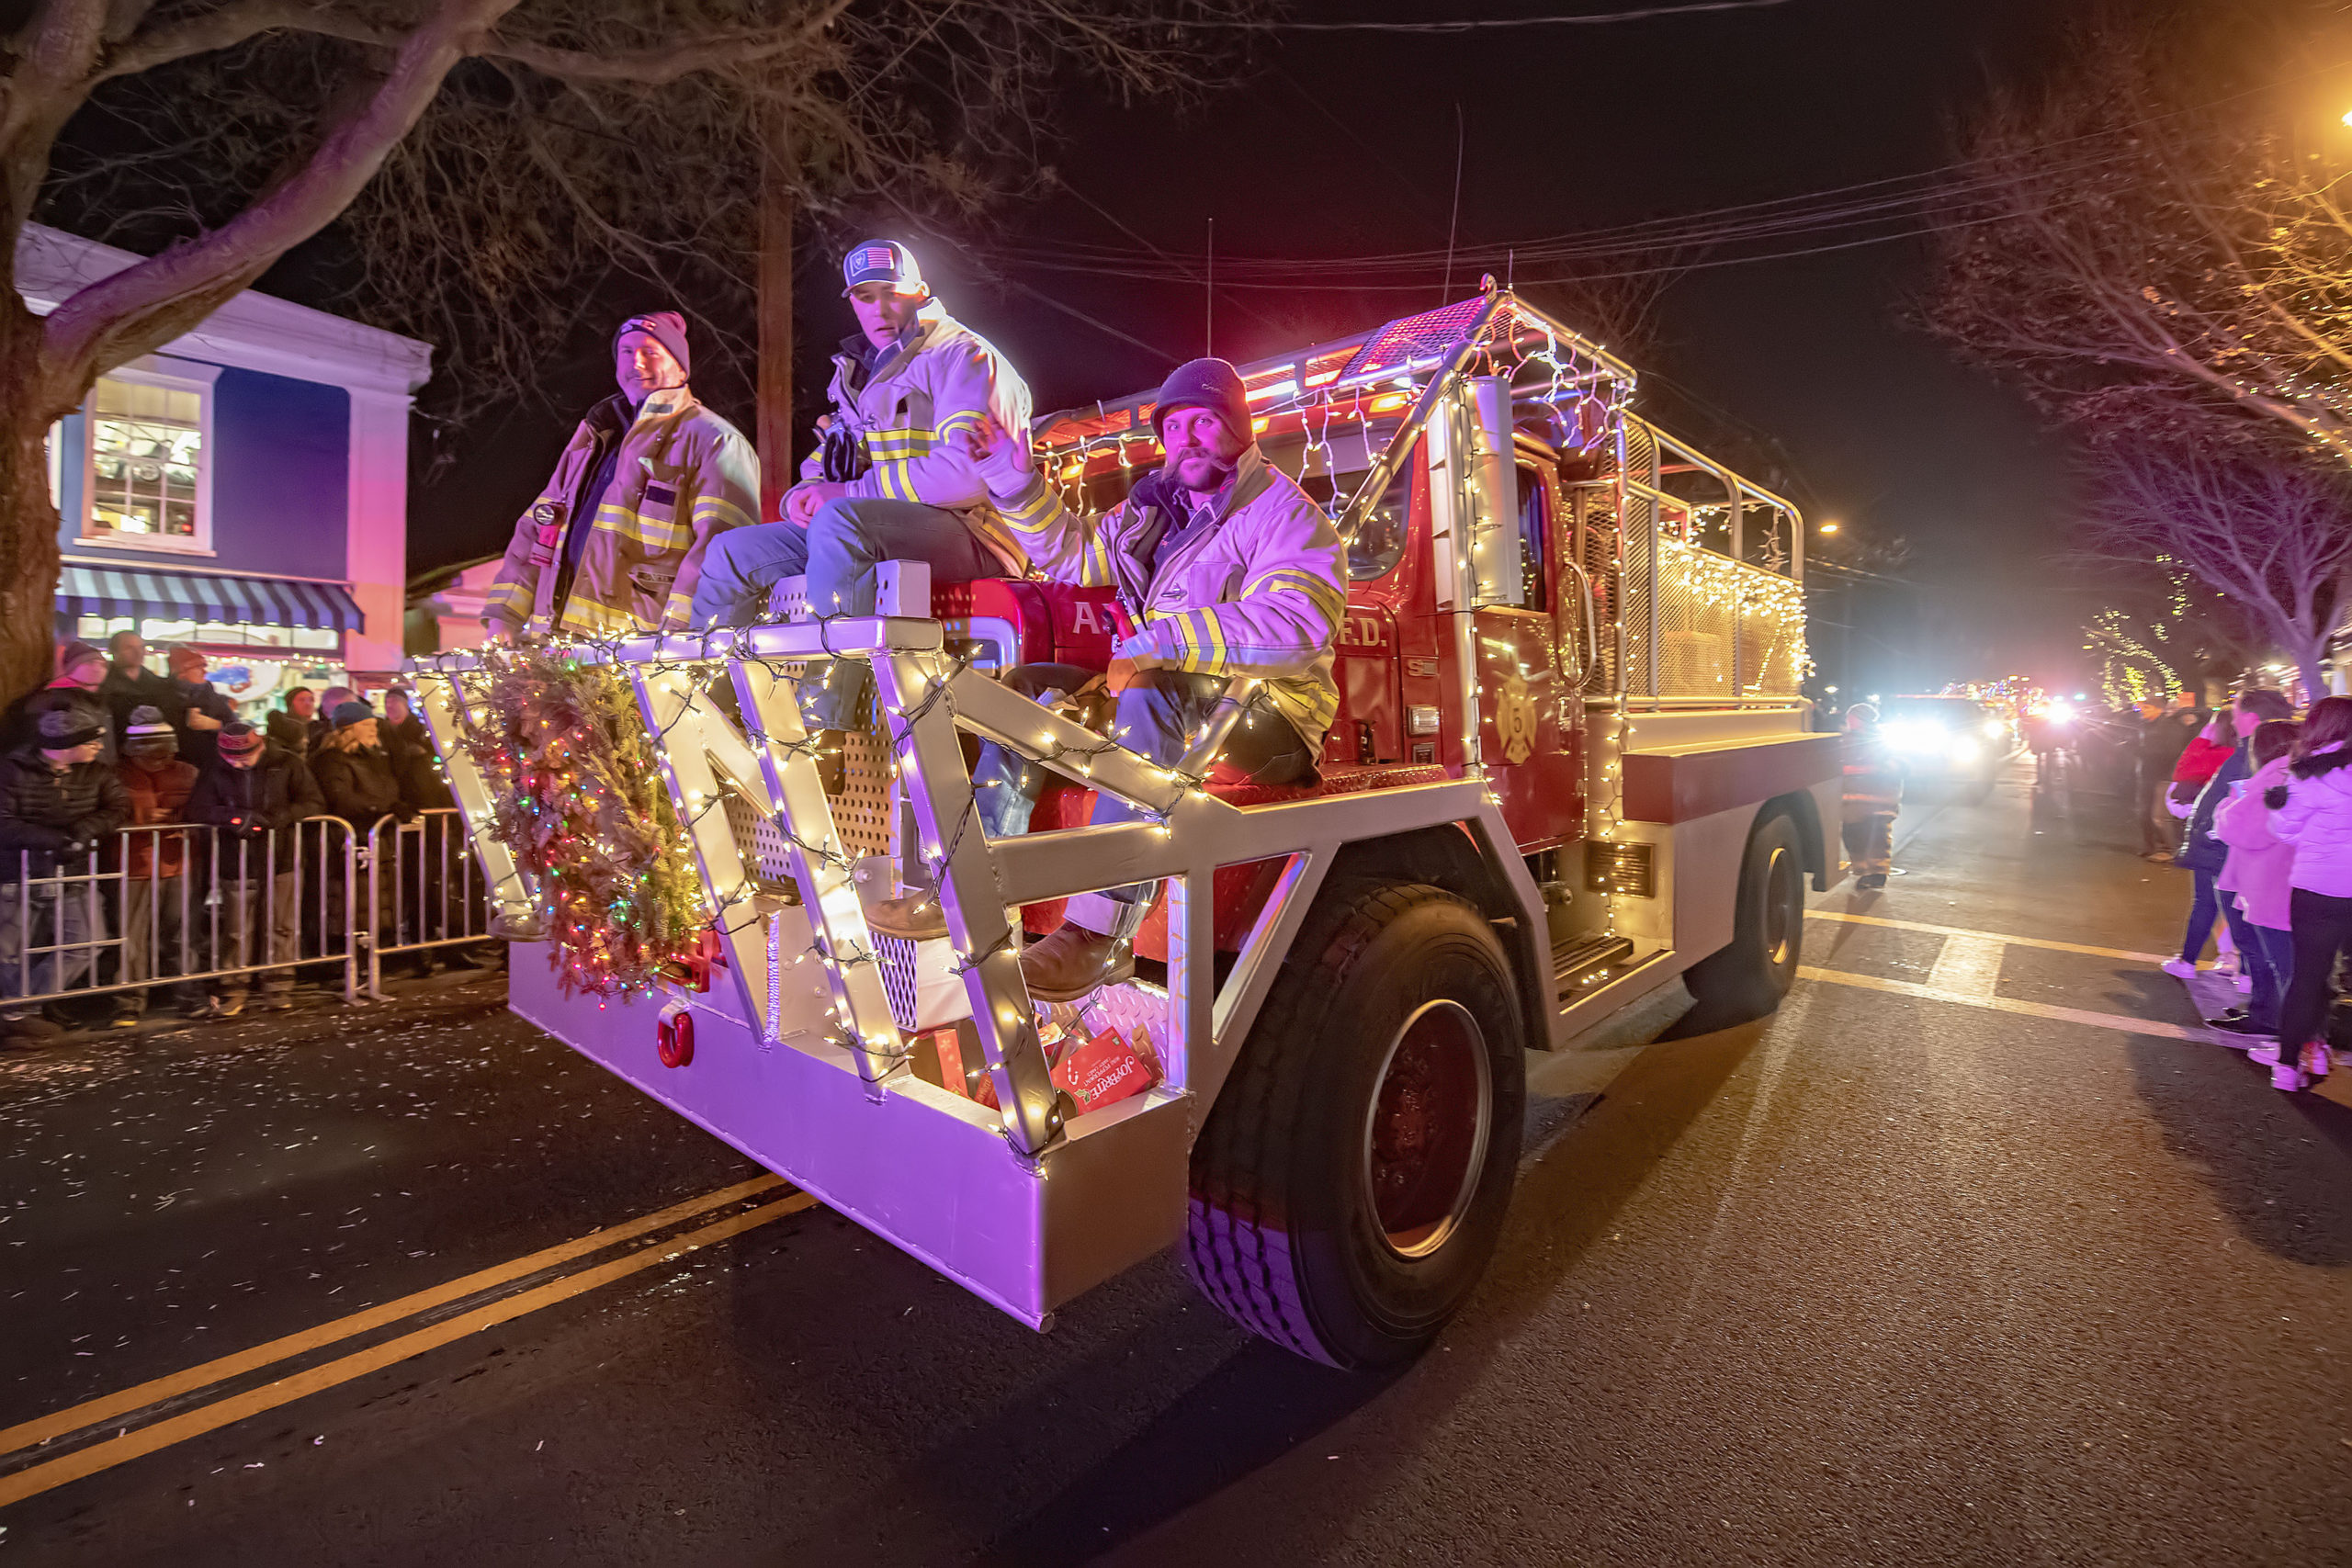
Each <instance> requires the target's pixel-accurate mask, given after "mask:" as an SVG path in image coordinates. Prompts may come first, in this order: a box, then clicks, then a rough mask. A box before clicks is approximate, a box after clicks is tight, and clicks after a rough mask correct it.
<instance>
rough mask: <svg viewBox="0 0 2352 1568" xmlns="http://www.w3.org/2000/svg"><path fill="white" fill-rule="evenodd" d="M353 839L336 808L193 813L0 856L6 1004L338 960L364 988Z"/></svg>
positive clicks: (1, 971) (1, 979)
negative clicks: (256, 817)
mask: <svg viewBox="0 0 2352 1568" xmlns="http://www.w3.org/2000/svg"><path fill="white" fill-rule="evenodd" d="M357 848H358V846H357V841H356V836H355V835H354V833H353V831H352V828H351V824H350V823H348V822H345V820H344V819H343V818H339V817H311V818H304V819H303V820H301V821H300V822H297V823H294V824H292V825H291V826H289V827H288V828H284V829H277V830H275V831H268V832H261V833H244V832H240V831H238V830H236V829H231V828H223V827H214V826H210V825H206V824H200V823H185V824H173V825H159V826H153V827H141V828H125V829H119V830H118V831H117V832H115V833H113V834H111V835H109V836H108V839H107V841H106V842H105V843H103V844H100V845H98V846H96V847H95V848H92V849H87V850H85V851H83V852H80V853H78V854H62V853H52V852H44V851H35V850H21V851H17V852H14V853H11V854H7V855H5V856H0V1015H5V1014H21V1013H25V1012H28V1011H31V1010H34V1009H37V1008H40V1007H43V1006H45V1005H47V1004H50V1003H52V1002H60V1001H64V1000H67V999H69V998H75V997H87V996H107V995H113V996H126V997H135V998H137V999H138V1001H139V1003H140V1004H141V1006H142V1007H143V1005H144V1004H145V1002H146V1001H147V1000H148V999H149V998H148V995H147V994H148V993H149V992H150V991H153V990H156V989H164V990H179V991H181V993H182V997H181V999H182V1001H183V1003H186V1002H187V1001H189V1000H191V999H192V995H191V993H190V992H189V990H188V987H194V986H196V985H198V984H202V985H204V986H206V987H207V988H208V989H209V990H210V991H211V992H212V993H213V994H215V995H233V996H238V997H242V996H243V994H244V993H245V992H246V991H248V990H250V989H251V988H252V987H253V985H254V982H255V981H256V979H257V980H258V982H259V984H260V986H261V988H262V990H263V991H264V993H265V994H266V995H277V994H282V993H284V992H287V991H290V990H291V989H292V987H293V985H294V982H295V979H296V972H297V971H298V970H300V969H305V968H311V967H313V966H322V965H327V964H333V965H334V966H335V967H336V968H339V969H340V970H341V971H342V977H343V995H344V999H345V1000H346V1001H350V1000H355V999H356V998H357V997H358V994H359V957H360V953H361V947H360V943H359V942H358V941H357V940H356V928H355V921H354V918H353V917H354V907H353V906H354V900H353V899H352V898H351V897H350V896H349V895H350V890H351V889H352V888H353V887H354V886H356V876H357V873H358V869H359V866H358V856H357Z"/></svg>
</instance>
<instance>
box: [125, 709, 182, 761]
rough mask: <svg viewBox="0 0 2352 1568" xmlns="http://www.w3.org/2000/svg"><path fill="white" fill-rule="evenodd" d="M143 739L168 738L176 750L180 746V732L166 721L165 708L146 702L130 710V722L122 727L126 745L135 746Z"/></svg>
mask: <svg viewBox="0 0 2352 1568" xmlns="http://www.w3.org/2000/svg"><path fill="white" fill-rule="evenodd" d="M141 740H168V741H170V742H171V743H172V745H173V747H174V749H175V750H176V749H177V748H178V746H179V735H178V733H177V732H176V731H175V730H174V729H173V728H172V727H171V726H170V725H168V724H165V723H164V710H163V709H161V708H158V707H150V706H148V705H146V704H144V703H142V704H141V705H139V706H137V707H135V708H132V709H131V710H130V723H129V724H127V725H125V726H123V729H122V743H123V744H124V745H126V746H135V745H137V744H138V743H139V742H140V741H141Z"/></svg>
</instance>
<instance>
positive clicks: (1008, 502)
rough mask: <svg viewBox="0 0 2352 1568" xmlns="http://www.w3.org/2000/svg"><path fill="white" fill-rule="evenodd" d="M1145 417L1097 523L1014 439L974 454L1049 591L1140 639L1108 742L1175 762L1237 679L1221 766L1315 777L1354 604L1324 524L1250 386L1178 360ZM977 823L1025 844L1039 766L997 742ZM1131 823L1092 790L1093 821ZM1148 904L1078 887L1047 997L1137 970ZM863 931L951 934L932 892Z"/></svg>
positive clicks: (1299, 780)
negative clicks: (1153, 429)
mask: <svg viewBox="0 0 2352 1568" xmlns="http://www.w3.org/2000/svg"><path fill="white" fill-rule="evenodd" d="M1153 418H1154V420H1155V421H1156V423H1157V430H1158V434H1159V439H1160V442H1161V445H1162V446H1164V447H1165V448H1166V451H1167V458H1166V461H1165V462H1164V463H1163V464H1162V466H1161V467H1160V468H1159V471H1158V472H1156V473H1153V474H1150V475H1148V476H1147V477H1145V478H1144V479H1142V480H1140V481H1138V482H1137V484H1136V487H1135V490H1134V491H1132V492H1131V493H1130V494H1129V495H1128V497H1127V499H1126V500H1125V502H1122V503H1121V504H1120V505H1119V506H1118V507H1117V508H1116V509H1115V510H1114V511H1112V512H1111V513H1108V514H1107V515H1104V516H1102V517H1086V516H1080V515H1079V514H1078V513H1073V512H1070V511H1069V510H1068V509H1067V508H1065V507H1064V506H1063V504H1062V502H1061V500H1060V498H1059V496H1058V495H1057V493H1056V491H1054V489H1053V487H1052V486H1050V485H1049V484H1047V483H1046V480H1045V479H1044V478H1043V477H1042V476H1039V475H1035V474H1033V473H1031V472H1030V471H1029V464H1028V461H1027V458H1028V453H1027V451H1026V447H1027V445H1028V439H1027V436H1026V434H1021V435H1018V436H1015V435H1011V434H1007V433H1006V432H1005V431H1004V430H1002V429H1001V427H999V426H997V425H996V424H995V423H993V422H990V423H986V424H984V425H982V426H981V427H980V428H979V429H978V431H976V432H975V433H974V434H973V435H972V436H971V437H970V438H969V441H970V449H971V451H972V453H973V457H974V460H975V462H976V463H977V464H978V468H979V469H980V472H981V473H982V474H983V475H984V476H985V477H986V479H987V480H988V483H989V489H990V491H992V492H993V493H994V494H995V496H996V498H997V502H998V504H999V505H1000V506H1001V508H1002V509H1003V512H1004V515H1005V517H1006V519H1007V520H1008V521H1009V522H1010V523H1011V524H1012V526H1013V528H1014V529H1015V530H1016V531H1018V532H1019V534H1020V536H1021V539H1022V543H1023V548H1024V549H1025V550H1026V551H1027V553H1028V556H1029V558H1030V559H1031V560H1032V561H1034V562H1035V563H1036V565H1037V566H1038V567H1039V568H1040V569H1042V570H1044V571H1045V572H1046V575H1047V576H1049V577H1051V578H1053V579H1054V580H1055V581H1060V582H1074V583H1079V584H1081V585H1085V586H1090V587H1113V588H1116V589H1117V590H1118V593H1119V604H1120V607H1121V609H1122V610H1123V611H1124V612H1125V616H1126V619H1127V622H1128V624H1129V625H1130V626H1133V627H1134V628H1135V629H1134V631H1133V632H1132V634H1131V635H1129V636H1127V637H1124V638H1123V639H1122V640H1121V641H1120V642H1119V644H1118V645H1117V648H1116V649H1115V650H1114V658H1113V660H1112V663H1111V668H1110V671H1109V672H1108V674H1107V676H1105V677H1104V683H1105V684H1106V685H1107V687H1108V688H1109V690H1110V692H1111V694H1113V696H1114V698H1115V700H1116V703H1117V710H1116V713H1115V715H1114V717H1113V719H1112V723H1111V736H1112V738H1113V739H1116V740H1117V741H1119V742H1120V744H1122V745H1124V746H1126V747H1128V748H1129V749H1131V750H1135V751H1137V752H1139V753H1141V754H1142V755H1143V756H1145V757H1148V758H1149V759H1150V760H1151V761H1154V762H1157V763H1159V765H1160V766H1162V767H1166V766H1168V765H1169V764H1170V763H1172V762H1175V761H1180V760H1181V759H1182V757H1183V755H1184V753H1185V750H1187V748H1188V747H1189V746H1190V744H1191V739H1192V737H1193V734H1195V733H1197V732H1198V731H1199V730H1200V729H1201V728H1202V727H1203V726H1204V724H1205V723H1206V722H1207V720H1208V718H1209V716H1210V714H1211V713H1212V711H1213V710H1214V708H1215V706H1216V702H1217V699H1218V698H1219V697H1220V696H1222V695H1223V694H1224V693H1225V690H1226V687H1227V682H1230V681H1231V680H1232V679H1233V678H1234V677H1236V676H1243V675H1247V676H1256V677H1260V678H1261V679H1262V680H1263V681H1264V682H1265V686H1264V688H1263V692H1262V694H1261V698H1260V699H1259V700H1258V701H1256V702H1253V703H1252V705H1251V706H1250V712H1249V713H1248V715H1247V716H1245V717H1244V718H1243V719H1242V721H1241V722H1240V724H1238V726H1236V727H1235V728H1234V730H1233V733H1232V736H1231V738H1230V739H1227V741H1226V743H1225V749H1224V750H1223V751H1222V752H1221V753H1220V754H1219V756H1218V758H1217V761H1218V762H1219V764H1220V765H1221V766H1222V767H1223V768H1224V769H1225V770H1226V771H1227V773H1238V774H1241V775H1244V776H1246V777H1247V778H1248V780H1249V781H1250V783H1251V784H1312V783H1313V782H1315V778H1316V773H1315V757H1316V753H1317V751H1318V750H1321V748H1322V745H1323V738H1324V735H1325V733H1326V732H1327V731H1328V730H1329V728H1330V727H1331V719H1332V716H1334V715H1335V714H1336V713H1337V712H1338V711H1339V705H1340V694H1339V687H1338V684H1337V683H1336V682H1334V680H1333V679H1332V657H1333V649H1334V644H1335V641H1336V638H1337V637H1338V634H1339V627H1340V617H1341V615H1344V614H1345V607H1346V604H1347V593H1348V591H1347V577H1346V568H1345V565H1344V560H1343V557H1342V554H1341V550H1340V536H1339V534H1338V532H1337V531H1336V530H1335V529H1334V528H1333V527H1332V526H1331V520H1330V519H1329V517H1327V516H1325V515H1324V513H1323V511H1322V509H1321V508H1320V507H1318V506H1317V505H1316V504H1315V502H1314V501H1313V499H1312V498H1311V497H1309V496H1308V495H1307V493H1306V491H1303V490H1301V489H1300V488H1299V487H1298V483H1297V481H1296V480H1295V479H1291V478H1290V477H1289V476H1288V475H1286V474H1284V473H1282V472H1281V471H1280V470H1278V469H1276V468H1272V466H1271V465H1269V464H1268V463H1267V462H1266V460H1265V457H1264V456H1263V454H1261V452H1260V451H1259V450H1258V446H1257V444H1256V442H1255V440H1254V439H1253V438H1252V436H1251V434H1250V408H1249V402H1248V400H1247V399H1246V397H1245V396H1244V394H1243V390H1242V384H1241V375H1240V372H1239V371H1238V370H1236V369H1235V368H1234V367H1232V366H1231V365H1228V364H1227V363H1226V362H1225V361H1224V360H1222V359H1196V360H1193V362H1192V363H1191V364H1189V365H1185V366H1182V367H1179V368H1178V369H1177V370H1176V371H1175V373H1174V374H1172V375H1171V376H1170V377H1169V378H1168V380H1167V382H1166V384H1165V385H1163V386H1162V387H1161V388H1160V389H1159V400H1158V406H1157V407H1156V409H1155V411H1154V413H1153ZM1092 679H1093V674H1092V672H1091V671H1087V670H1083V669H1080V668H1077V667H1075V666H1071V665H1058V664H1043V665H1038V664H1030V665H1022V666H1018V667H1016V668H1015V669H1013V670H1012V671H1008V672H1007V674H1006V676H1005V683H1006V684H1007V685H1009V686H1011V687H1012V688H1013V689H1014V690H1015V691H1018V692H1022V693H1023V694H1026V695H1030V696H1033V697H1034V696H1037V695H1040V694H1043V693H1045V692H1047V691H1049V690H1059V691H1065V692H1070V693H1073V694H1077V693H1080V692H1081V691H1082V690H1083V688H1084V687H1085V686H1086V684H1087V683H1088V682H1090V681H1091V680H1092ZM972 782H973V786H974V789H975V791H976V792H977V795H978V803H979V807H980V818H981V821H982V823H983V824H984V825H985V826H986V828H987V829H988V831H989V833H990V834H991V835H992V836H996V837H1004V836H1007V835H1010V834H1013V833H1019V832H1023V831H1025V830H1026V829H1027V828H1028V825H1029V816H1030V811H1031V808H1032V807H1034V806H1035V802H1036V798H1037V794H1038V791H1039V789H1040V788H1041V787H1042V785H1043V784H1044V782H1045V770H1044V769H1042V768H1040V767H1038V766H1037V765H1035V763H1031V762H1028V761H1024V760H1023V759H1022V758H1020V757H1017V756H1015V755H1014V754H1013V753H1012V752H1011V751H1008V750H1005V749H1004V748H1002V747H1001V746H998V745H997V744H995V743H994V742H993V741H990V742H988V743H985V744H983V745H982V746H981V748H980V760H979V762H978V765H977V766H976V767H975V768H974V769H973V771H972ZM1138 815H1139V813H1138V812H1137V811H1136V808H1135V807H1131V806H1128V805H1127V804H1126V803H1125V802H1124V801H1122V800H1119V799H1118V798H1116V797H1115V796H1114V795H1110V794H1108V793H1105V792H1097V793H1096V795H1095V797H1094V812H1093V816H1092V817H1091V818H1090V820H1091V821H1092V822H1094V823H1098V824H1100V823H1105V822H1127V821H1133V820H1135V819H1136V817H1137V816H1138ZM1154 892H1155V886H1154V885H1152V884H1148V883H1144V884H1136V885H1135V886H1126V887H1114V888H1112V889H1110V890H1109V891H1107V892H1104V893H1089V894H1083V895H1080V897H1076V898H1073V899H1071V900H1070V901H1069V915H1068V918H1067V919H1065V920H1064V921H1063V922H1062V925H1061V927H1060V929H1058V930H1057V931H1054V932H1053V933H1052V934H1051V935H1049V936H1047V937H1046V939H1045V940H1044V941H1043V942H1037V943H1035V945H1033V946H1032V947H1030V948H1029V949H1028V950H1027V951H1026V952H1024V953H1023V954H1022V955H1021V967H1022V970H1023V974H1024V975H1025V976H1027V979H1028V983H1029V990H1030V994H1031V995H1032V996H1035V998H1038V999H1039V1000H1041V1001H1071V1000H1075V999H1077V998H1080V997H1082V996H1084V995H1085V994H1086V993H1087V992H1089V991H1091V990H1092V989H1094V988H1095V987H1097V986H1101V985H1105V984H1109V983H1112V982H1114V981H1118V980H1122V979H1125V977H1126V976H1129V975H1131V974H1132V973H1133V972H1134V966H1135V960H1134V957H1133V954H1132V953H1131V952H1130V942H1131V941H1132V939H1133V938H1134V935H1135V932H1136V928H1137V927H1139V926H1140V925H1141V924H1142V923H1143V919H1144V916H1145V915H1146V914H1147V913H1148V910H1149V908H1150V906H1151V900H1152V897H1153V895H1154ZM868 919H870V920H871V921H872V923H873V925H874V928H875V929H876V931H884V932H886V933H888V934H892V935H900V936H910V937H918V938H920V937H925V936H937V935H944V933H945V931H946V923H945V921H944V919H942V918H941V916H940V914H939V912H938V908H937V903H936V900H935V899H933V898H932V897H931V896H929V895H927V894H922V893H917V894H913V895H909V896H905V897H899V898H895V899H890V900H887V901H879V900H877V902H876V905H875V907H874V908H872V909H871V910H869V913H868Z"/></svg>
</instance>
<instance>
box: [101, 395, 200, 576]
mask: <svg viewBox="0 0 2352 1568" xmlns="http://www.w3.org/2000/svg"><path fill="white" fill-rule="evenodd" d="M211 404H212V389H211V385H210V383H209V381H207V380H199V379H195V378H187V377H180V376H170V375H164V374H159V373H155V372H149V371H136V372H133V371H118V372H116V373H115V374H113V375H110V376H107V377H104V378H101V379H100V380H99V382H98V384H97V385H96V387H95V388H93V389H91V391H90V400H89V402H88V404H87V405H86V406H85V410H84V412H85V415H86V419H85V428H86V430H87V433H88V452H87V458H86V461H87V465H88V466H87V468H85V470H84V473H85V481H84V484H83V489H82V537H83V539H84V540H85V541H88V542H90V543H94V544H97V543H103V544H109V545H130V546H135V547H141V548H148V549H166V550H195V551H209V549H210V547H211V542H212V540H211V534H212V528H211V493H212V486H211V482H210V480H211V471H210V464H211V461H212V450H211V447H212V441H211V413H212V409H211Z"/></svg>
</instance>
